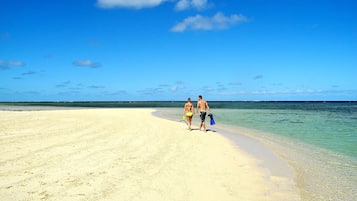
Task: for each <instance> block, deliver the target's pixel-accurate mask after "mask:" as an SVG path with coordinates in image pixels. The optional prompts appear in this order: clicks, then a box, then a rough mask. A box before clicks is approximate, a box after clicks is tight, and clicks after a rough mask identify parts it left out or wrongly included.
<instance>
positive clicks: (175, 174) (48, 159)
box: [0, 108, 300, 201]
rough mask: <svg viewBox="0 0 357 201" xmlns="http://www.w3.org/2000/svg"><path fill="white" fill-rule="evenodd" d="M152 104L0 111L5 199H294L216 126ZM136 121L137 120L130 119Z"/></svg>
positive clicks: (0, 175) (291, 192)
mask: <svg viewBox="0 0 357 201" xmlns="http://www.w3.org/2000/svg"><path fill="white" fill-rule="evenodd" d="M154 111H155V109H132V108H129V109H128V108H121V109H78V110H37V111H23V110H22V111H21V112H20V111H4V110H2V111H0V113H2V114H1V115H0V119H1V121H0V127H1V128H4V129H3V132H2V134H1V135H0V143H1V144H2V147H3V155H2V157H1V158H2V160H1V161H0V178H1V180H0V181H1V182H0V191H1V192H0V193H1V195H2V196H3V198H4V199H5V200H6V199H9V200H10V198H11V200H23V199H32V200H37V199H44V200H64V201H66V200H68V201H69V200H71V201H72V200H83V199H96V200H103V199H105V200H118V199H119V198H120V199H121V200H195V201H197V200H205V201H206V200H223V201H225V200H227V201H228V200H237V199H238V200H251V201H253V200H257V201H258V200H259V201H260V200H271V201H274V200H286V199H289V200H300V199H299V196H298V194H297V192H296V191H294V190H293V189H290V188H287V186H286V184H287V183H289V181H287V180H286V179H285V178H282V177H279V176H269V175H266V174H265V173H266V172H264V171H262V169H261V168H260V167H259V164H258V161H257V160H256V159H255V158H254V157H251V156H250V155H248V154H246V153H245V152H244V151H242V150H241V149H240V148H239V147H237V146H235V145H234V144H233V143H232V141H230V140H228V139H227V138H226V137H224V136H222V135H221V134H215V133H213V135H212V133H211V132H209V134H208V135H202V134H201V132H200V131H193V133H194V135H191V134H192V132H189V131H188V130H186V129H185V125H183V124H182V123H178V122H173V121H171V120H167V119H163V118H160V117H157V116H154V115H153V114H152V113H153V112H154ZM138 122H139V123H140V124H139V125H140V126H137V125H138Z"/></svg>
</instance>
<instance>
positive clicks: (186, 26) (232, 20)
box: [171, 12, 248, 32]
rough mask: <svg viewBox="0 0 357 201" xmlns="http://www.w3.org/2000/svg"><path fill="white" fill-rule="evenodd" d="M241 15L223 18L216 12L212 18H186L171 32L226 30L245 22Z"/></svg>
mask: <svg viewBox="0 0 357 201" xmlns="http://www.w3.org/2000/svg"><path fill="white" fill-rule="evenodd" d="M247 21H248V19H247V18H246V17H245V16H243V15H236V14H234V15H231V16H225V15H224V14H222V13H220V12H218V13H216V14H215V15H214V16H213V17H204V16H201V15H196V16H193V17H188V18H186V19H184V20H183V21H182V22H179V23H178V24H176V25H175V26H174V27H172V28H171V31H173V32H184V31H186V30H220V29H227V28H229V27H232V26H234V25H236V24H239V23H244V22H247Z"/></svg>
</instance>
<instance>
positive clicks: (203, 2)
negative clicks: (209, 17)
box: [175, 0, 207, 11]
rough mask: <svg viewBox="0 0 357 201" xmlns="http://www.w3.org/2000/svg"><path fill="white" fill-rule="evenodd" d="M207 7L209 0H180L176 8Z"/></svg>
mask: <svg viewBox="0 0 357 201" xmlns="http://www.w3.org/2000/svg"><path fill="white" fill-rule="evenodd" d="M206 7H207V0H179V1H178V2H177V3H176V6H175V9H176V10H180V11H181V10H186V9H190V8H195V9H198V10H201V9H204V8H206Z"/></svg>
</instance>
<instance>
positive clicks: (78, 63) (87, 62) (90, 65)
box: [73, 60, 101, 68]
mask: <svg viewBox="0 0 357 201" xmlns="http://www.w3.org/2000/svg"><path fill="white" fill-rule="evenodd" d="M73 65H75V66H79V67H88V68H98V67H100V66H101V64H100V63H98V62H92V61H91V60H77V61H74V62H73Z"/></svg>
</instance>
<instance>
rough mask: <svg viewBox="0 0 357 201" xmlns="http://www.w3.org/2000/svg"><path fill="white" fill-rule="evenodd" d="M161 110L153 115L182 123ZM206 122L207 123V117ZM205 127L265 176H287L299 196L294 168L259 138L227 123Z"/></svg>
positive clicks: (196, 123) (289, 183) (194, 123)
mask: <svg viewBox="0 0 357 201" xmlns="http://www.w3.org/2000/svg"><path fill="white" fill-rule="evenodd" d="M165 109H167V108H165ZM161 112H162V111H160V109H156V110H155V111H154V112H153V115H154V116H157V117H159V118H163V119H168V120H170V121H176V122H180V123H183V121H182V120H180V121H178V120H175V119H173V118H171V117H170V116H165V115H160V113H161ZM195 119H196V122H192V124H193V126H195V125H198V121H197V118H195ZM206 124H208V121H207V119H206ZM197 127H198V126H197ZM207 128H208V129H209V130H210V131H208V132H207V133H210V132H214V133H216V132H217V133H218V134H220V135H222V136H223V137H225V138H227V139H228V140H229V141H231V142H232V143H233V144H234V145H235V146H236V147H237V149H240V150H242V151H243V152H245V153H246V154H248V155H249V156H251V157H253V158H254V159H255V160H257V162H258V163H257V164H258V166H259V168H261V169H262V170H263V171H264V173H265V174H266V176H267V177H283V178H287V179H288V183H287V185H290V187H292V188H294V190H296V191H297V192H298V194H299V195H300V196H301V192H300V190H299V188H298V184H297V183H295V180H296V175H297V173H296V172H295V169H294V168H293V167H292V166H291V165H290V164H289V162H288V161H286V160H284V159H282V158H281V157H279V156H278V155H277V153H275V152H274V151H273V150H271V149H270V148H268V147H267V146H266V145H265V144H264V143H263V142H262V141H261V140H259V139H256V138H254V137H253V136H250V135H247V134H243V133H244V131H238V132H237V131H235V130H234V129H233V128H230V127H229V126H228V125H224V126H217V125H214V126H210V125H207Z"/></svg>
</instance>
